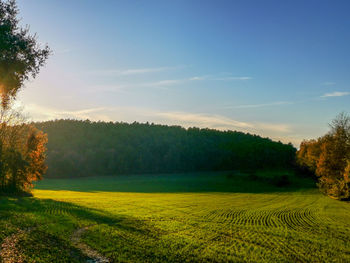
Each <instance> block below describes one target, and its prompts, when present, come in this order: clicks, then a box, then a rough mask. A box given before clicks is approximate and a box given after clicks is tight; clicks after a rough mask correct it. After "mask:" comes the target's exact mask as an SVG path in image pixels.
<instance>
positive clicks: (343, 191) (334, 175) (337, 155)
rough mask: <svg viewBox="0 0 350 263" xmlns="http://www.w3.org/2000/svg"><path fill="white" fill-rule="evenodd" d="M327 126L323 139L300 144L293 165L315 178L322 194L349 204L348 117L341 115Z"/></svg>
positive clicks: (349, 158) (349, 149)
mask: <svg viewBox="0 0 350 263" xmlns="http://www.w3.org/2000/svg"><path fill="white" fill-rule="evenodd" d="M330 126H331V130H330V131H329V132H328V133H327V134H326V135H324V136H322V137H320V138H318V139H316V140H310V141H304V142H302V143H301V145H300V150H299V151H298V152H297V163H298V164H299V166H300V167H301V168H303V169H305V170H308V171H309V172H311V173H314V174H315V175H316V176H317V177H318V186H319V188H320V190H321V191H322V192H323V193H325V194H327V195H329V196H330V197H333V198H336V199H341V200H349V199H350V116H348V115H346V114H345V113H341V114H340V115H338V116H337V118H336V119H334V120H333V121H332V123H331V124H330Z"/></svg>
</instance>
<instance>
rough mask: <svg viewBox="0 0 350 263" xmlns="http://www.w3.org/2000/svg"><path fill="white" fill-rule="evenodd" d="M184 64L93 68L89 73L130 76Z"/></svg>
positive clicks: (166, 69) (170, 68)
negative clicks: (129, 67) (153, 66)
mask: <svg viewBox="0 0 350 263" xmlns="http://www.w3.org/2000/svg"><path fill="white" fill-rule="evenodd" d="M183 67H184V66H174V67H156V68H151V67H150V68H134V69H105V70H95V71H92V72H91V73H93V74H95V75H102V76H131V75H140V74H147V73H156V72H162V71H168V70H175V69H179V68H183Z"/></svg>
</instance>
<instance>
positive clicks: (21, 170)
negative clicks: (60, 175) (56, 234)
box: [0, 0, 50, 192]
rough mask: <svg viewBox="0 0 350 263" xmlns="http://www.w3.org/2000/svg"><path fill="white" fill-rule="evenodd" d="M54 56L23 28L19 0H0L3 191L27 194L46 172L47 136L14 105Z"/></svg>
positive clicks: (0, 188)
mask: <svg viewBox="0 0 350 263" xmlns="http://www.w3.org/2000/svg"><path fill="white" fill-rule="evenodd" d="M49 54H50V49H49V48H48V46H47V45H46V46H44V47H41V46H40V45H39V44H38V41H37V38H36V35H35V34H30V32H29V27H28V26H27V27H24V28H23V27H20V26H19V19H18V8H17V5H16V2H15V0H9V1H2V0H0V99H1V102H0V191H2V192H5V191H7V192H8V191H12V192H14V191H16V192H17V191H27V190H28V188H29V187H30V185H31V183H32V181H34V180H37V179H40V178H41V176H42V174H43V173H44V172H45V170H46V166H45V163H44V161H45V144H46V141H47V139H46V136H45V135H44V134H42V133H41V132H39V131H38V130H37V129H35V128H34V127H32V126H30V125H27V124H25V122H24V119H23V118H22V117H21V114H20V113H18V112H16V111H15V110H13V108H12V107H11V105H12V102H13V101H14V100H15V98H16V95H17V93H18V91H19V90H20V89H21V88H22V87H23V84H24V82H25V81H26V80H28V79H29V78H30V77H33V78H35V76H36V75H37V74H38V73H39V69H40V68H41V66H43V64H44V63H45V61H46V59H47V58H48V56H49Z"/></svg>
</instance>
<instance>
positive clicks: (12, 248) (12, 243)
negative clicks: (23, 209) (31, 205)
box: [0, 228, 31, 263]
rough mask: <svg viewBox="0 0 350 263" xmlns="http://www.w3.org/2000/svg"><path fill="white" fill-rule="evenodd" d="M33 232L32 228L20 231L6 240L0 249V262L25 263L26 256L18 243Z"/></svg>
mask: <svg viewBox="0 0 350 263" xmlns="http://www.w3.org/2000/svg"><path fill="white" fill-rule="evenodd" d="M30 231H31V228H28V229H20V230H19V231H18V232H17V233H14V234H12V235H10V236H8V237H6V238H5V239H4V241H3V242H2V244H1V247H0V261H1V262H2V263H23V262H25V260H24V256H23V255H22V254H21V252H20V251H19V250H18V247H17V243H18V241H19V240H20V239H21V238H22V237H23V236H24V235H26V234H28V233H29V232H30Z"/></svg>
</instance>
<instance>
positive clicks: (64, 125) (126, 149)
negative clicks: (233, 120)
mask: <svg viewBox="0 0 350 263" xmlns="http://www.w3.org/2000/svg"><path fill="white" fill-rule="evenodd" d="M35 126H36V127H37V128H38V129H40V130H43V131H44V132H45V133H47V134H48V138H49V142H48V158H47V164H48V167H49V168H48V176H55V177H61V176H72V177H75V176H89V175H112V174H131V173H170V172H189V171H215V170H233V169H260V168H275V167H286V166H287V167H288V166H291V165H292V163H293V161H294V158H295V151H296V149H295V148H294V147H293V146H292V145H291V144H288V145H287V144H283V143H281V142H274V141H272V140H270V139H266V138H261V137H259V136H257V135H250V134H244V133H242V132H236V131H217V130H211V129H199V128H189V129H185V128H182V127H179V126H164V125H155V124H148V123H147V124H141V123H136V122H134V123H132V124H127V123H118V122H116V123H112V122H90V121H88V120H87V121H77V120H55V121H47V122H42V123H35Z"/></svg>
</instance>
